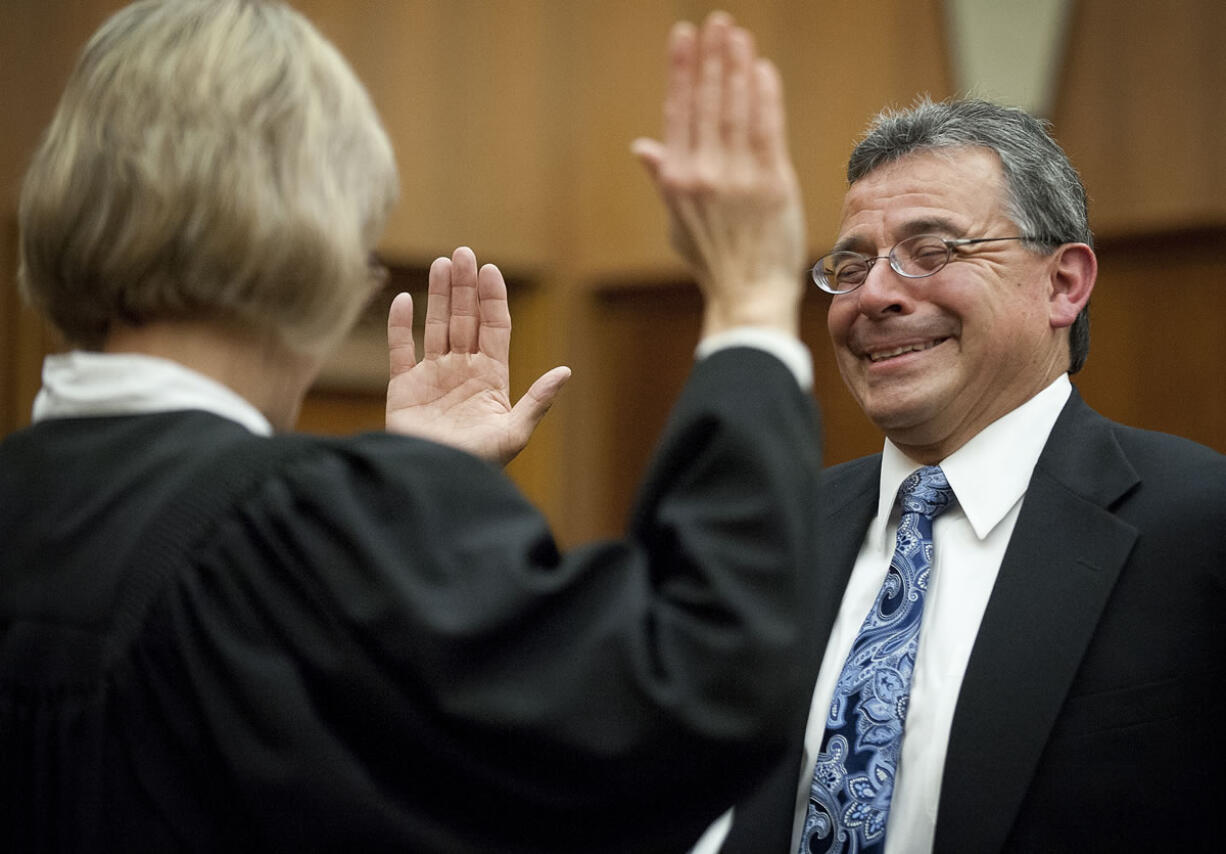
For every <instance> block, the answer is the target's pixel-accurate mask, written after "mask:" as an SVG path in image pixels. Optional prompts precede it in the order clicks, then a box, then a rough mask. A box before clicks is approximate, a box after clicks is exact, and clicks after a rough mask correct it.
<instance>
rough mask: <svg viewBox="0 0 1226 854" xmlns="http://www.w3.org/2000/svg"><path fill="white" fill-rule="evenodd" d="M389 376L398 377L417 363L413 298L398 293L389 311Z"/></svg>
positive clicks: (390, 377) (391, 377)
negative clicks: (414, 340)
mask: <svg viewBox="0 0 1226 854" xmlns="http://www.w3.org/2000/svg"><path fill="white" fill-rule="evenodd" d="M387 362H388V377H389V379H393V380H394V379H396V377H398V376H400V375H401V374H403V373H407V372H408V371H409V370H411V369H412V367H413V366H414V365H416V364H417V345H416V344H415V343H414V342H413V298H412V297H411V296H409V295H408V294H407V293H399V294H396V298H395V299H393V300H392V306H391V308H389V309H388V312H387Z"/></svg>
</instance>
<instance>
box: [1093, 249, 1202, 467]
mask: <svg viewBox="0 0 1226 854" xmlns="http://www.w3.org/2000/svg"><path fill="white" fill-rule="evenodd" d="M1224 249H1226V228H1222V229H1219V228H1205V229H1200V230H1197V231H1186V232H1165V233H1159V234H1152V235H1148V236H1145V237H1129V238H1116V239H1110V240H1104V241H1101V242H1100V245H1099V247H1098V254H1099V262H1100V268H1099V276H1098V284H1097V286H1096V287H1095V289H1094V297H1093V300H1092V301H1091V312H1090V316H1091V323H1090V330H1091V333H1090V338H1091V345H1090V358H1089V360H1088V361H1087V362H1086V367H1085V369H1084V370H1083V371H1082V373H1081V374H1079V375H1078V376H1077V377H1074V382H1075V383H1076V384H1077V386H1078V387H1079V388H1080V389H1081V391H1082V394H1083V395H1084V396H1085V398H1086V400H1087V401H1089V403H1090V404H1091V405H1093V406H1094V407H1095V408H1097V409H1098V410H1099V411H1101V412H1103V413H1104V414H1106V415H1108V416H1110V417H1112V418H1115V419H1116V420H1119V421H1122V422H1124V423H1126V424H1131V425H1135V426H1137V427H1144V428H1147V429H1151V430H1161V431H1163V432H1167V433H1175V434H1177V435H1180V436H1186V437H1188V438H1189V439H1193V440H1195V441H1198V442H1200V443H1202V444H1205V445H1209V446H1210V447H1212V448H1216V449H1217V450H1218V451H1221V452H1222V453H1226V371H1223V370H1222V366H1223V365H1226V320H1224V319H1223V318H1226V252H1224V251H1223V250H1224Z"/></svg>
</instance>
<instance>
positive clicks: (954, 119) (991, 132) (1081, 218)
mask: <svg viewBox="0 0 1226 854" xmlns="http://www.w3.org/2000/svg"><path fill="white" fill-rule="evenodd" d="M967 146H973V147H980V148H986V149H989V150H990V151H993V152H995V153H996V155H997V157H999V158H1000V164H1001V170H1002V172H1003V174H1004V178H1005V187H1006V198H1005V199H1004V204H1005V213H1006V215H1007V216H1008V217H1009V219H1010V220H1012V222H1013V223H1014V225H1016V226H1017V227H1018V229H1019V233H1020V234H1024V235H1027V236H1030V237H1033V238H1035V240H1033V241H1028V245H1030V246H1031V248H1033V249H1035V250H1036V251H1043V252H1046V251H1050V250H1053V249H1055V248H1056V247H1058V246H1060V245H1061V244H1064V243H1085V244H1087V245H1089V246H1091V247H1092V246H1093V245H1094V244H1093V236H1092V233H1091V231H1090V224H1089V213H1088V205H1087V200H1086V191H1085V186H1084V185H1083V184H1082V181H1081V176H1080V175H1078V173H1077V170H1076V169H1075V168H1074V167H1073V164H1072V163H1070V162H1069V159H1068V156H1067V155H1066V154H1065V153H1064V150H1063V149H1062V148H1061V147H1060V145H1059V144H1058V143H1057V142H1056V141H1055V140H1054V139H1053V138H1052V137H1051V135H1050V134H1049V133H1048V130H1047V126H1046V124H1045V123H1044V122H1043V121H1041V120H1039V119H1037V118H1035V117H1034V116H1032V115H1030V114H1029V113H1027V112H1025V111H1024V110H1020V109H1016V108H1013V107H1003V106H1000V105H998V104H993V103H990V102H988V101H981V100H975V99H955V100H949V101H940V102H933V101H932V100H930V99H928V98H921V99H920V100H919V101H917V102H916V104H915V106H913V107H911V108H910V109H907V110H897V111H894V110H886V111H883V112H881V113H880V114H878V115H877V117H876V118H875V119H874V120H873V122H872V124H871V125H870V126H869V129H868V133H867V134H866V135H865V136H864V138H863V139H862V140H861V141H860V143H859V144H858V145H857V146H856V148H855V150H854V151H853V152H852V154H851V157H850V159H849V160H848V164H847V180H848V182H849V183H852V184H854V183H855V182H856V181H858V180H860V179H861V178H863V177H864V176H865V175H868V174H869V173H870V172H872V171H873V170H875V169H877V168H878V167H880V166H884V165H886V164H888V163H892V162H894V161H896V160H899V159H901V158H902V157H905V156H906V155H908V154H911V153H915V152H919V151H931V150H933V149H958V148H965V147H967ZM1089 349H1090V316H1089V306H1088V305H1087V306H1086V307H1085V308H1084V309H1082V311H1081V313H1080V314H1079V315H1078V317H1077V320H1076V321H1075V322H1074V324H1073V326H1072V328H1071V329H1070V331H1069V363H1070V364H1069V372H1070V373H1076V372H1077V371H1078V370H1080V369H1081V367H1082V365H1083V364H1084V363H1085V360H1086V357H1087V356H1088V354H1089Z"/></svg>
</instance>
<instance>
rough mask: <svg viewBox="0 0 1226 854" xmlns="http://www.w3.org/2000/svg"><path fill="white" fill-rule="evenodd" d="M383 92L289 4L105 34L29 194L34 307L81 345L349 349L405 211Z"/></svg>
mask: <svg viewBox="0 0 1226 854" xmlns="http://www.w3.org/2000/svg"><path fill="white" fill-rule="evenodd" d="M396 183H397V181H396V167H395V161H394V158H393V154H392V149H391V145H390V143H389V141H388V139H387V135H386V134H385V132H384V130H383V128H382V126H381V124H380V122H379V119H378V116H377V115H376V113H375V110H374V108H373V106H372V105H371V103H370V99H369V98H368V96H367V94H366V91H365V90H364V89H363V88H362V85H361V84H360V83H359V82H358V80H357V78H356V77H355V76H354V74H353V72H352V71H351V70H350V68H349V66H348V65H347V64H346V63H345V61H344V59H342V58H341V56H340V54H339V53H338V52H337V51H336V49H335V48H333V47H332V45H331V44H329V43H328V42H327V40H325V39H324V38H323V37H322V36H321V35H320V34H319V33H318V32H317V31H316V30H315V29H314V28H313V27H312V26H311V25H310V24H309V23H308V22H307V21H306V20H305V19H303V18H302V17H301V16H300V15H299V14H297V13H296V12H294V11H293V10H291V9H289V8H288V7H286V6H285V5H284V4H282V3H280V2H274V0H142V2H137V3H134V4H132V5H131V6H128V7H126V8H124V9H123V10H121V11H120V12H119V13H117V14H116V15H115V16H114V17H112V18H111V19H110V20H109V21H107V22H106V23H105V24H104V25H103V27H102V28H101V29H100V30H99V31H98V32H97V33H96V34H95V35H94V36H93V38H92V39H91V40H90V42H89V44H88V45H87V46H86V48H85V50H84V52H83V53H82V55H81V58H80V60H79V61H78V64H77V66H76V68H75V70H74V71H73V73H72V76H71V78H70V80H69V82H68V86H67V89H66V91H65V92H64V95H63V98H62V100H61V101H60V104H59V107H58V109H57V112H56V114H55V117H54V119H53V121H52V123H51V125H50V127H49V128H48V130H47V131H46V134H45V136H44V139H43V141H42V144H41V146H40V147H39V149H38V151H37V152H36V154H35V155H34V158H33V162H32V164H31V166H30V168H29V171H28V173H27V175H26V179H25V183H24V185H23V188H22V198H21V209H20V227H21V272H20V275H19V281H20V286H21V288H22V291H23V293H24V294H25V296H26V297H27V299H29V300H30V301H31V302H32V303H33V304H34V305H35V306H36V307H37V308H39V309H40V310H41V311H42V312H43V313H44V314H46V315H47V316H48V317H49V318H50V319H51V320H52V322H53V323H55V325H56V326H58V327H59V328H60V329H61V331H63V332H64V334H65V335H66V337H67V338H68V339H69V341H70V342H72V343H74V344H75V345H77V346H83V347H86V348H97V347H100V346H101V344H102V342H103V341H104V340H105V337H106V334H107V330H108V329H109V328H110V327H111V326H112V324H126V325H140V324H143V323H147V322H150V321H156V320H206V321H209V322H222V323H227V324H235V325H238V326H242V327H245V328H249V329H253V330H256V331H259V332H261V333H266V332H272V333H275V334H276V335H277V336H278V337H279V338H280V340H281V341H282V342H283V343H285V344H287V345H289V346H290V347H291V348H293V349H295V350H297V351H300V352H307V353H311V352H317V351H319V350H320V349H321V348H323V347H324V346H326V345H328V344H330V343H332V342H334V341H335V340H336V339H337V338H338V337H339V336H340V335H341V334H342V333H343V332H344V331H345V330H346V329H347V328H348V326H349V325H350V323H351V322H352V321H353V319H354V318H355V317H356V316H357V314H358V313H359V312H360V311H361V309H362V307H363V306H364V305H365V303H366V300H367V298H368V297H369V295H370V290H371V276H370V271H369V265H368V257H369V253H370V251H371V249H372V248H373V247H374V244H375V242H376V241H377V239H378V235H379V233H380V232H381V231H382V229H383V225H384V222H385V220H386V217H387V214H388V212H389V210H390V208H391V206H392V204H393V203H394V201H395V197H396Z"/></svg>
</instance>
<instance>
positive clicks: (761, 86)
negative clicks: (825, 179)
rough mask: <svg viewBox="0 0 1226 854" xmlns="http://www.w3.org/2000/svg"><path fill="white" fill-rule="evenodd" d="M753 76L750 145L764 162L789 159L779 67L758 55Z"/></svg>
mask: <svg viewBox="0 0 1226 854" xmlns="http://www.w3.org/2000/svg"><path fill="white" fill-rule="evenodd" d="M753 79H754V88H755V96H754V98H753V109H752V113H751V116H750V131H749V141H750V145H751V146H752V148H753V150H754V153H755V154H756V155H757V157H758V160H759V161H760V162H761V163H762V165H764V166H774V165H778V164H780V163H787V162H788V143H787V128H786V126H785V123H784V114H783V83H782V81H781V80H780V79H779V71H778V70H777V69H776V68H775V66H774V64H773V63H771V62H770V61H769V60H766V59H759V60H758V61H757V62H756V63H754V68H753Z"/></svg>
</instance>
